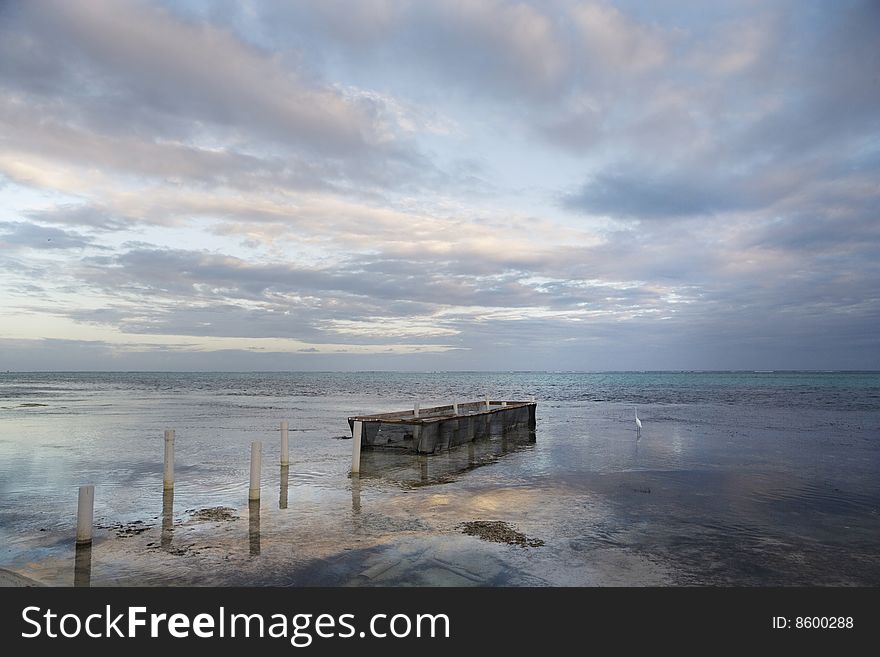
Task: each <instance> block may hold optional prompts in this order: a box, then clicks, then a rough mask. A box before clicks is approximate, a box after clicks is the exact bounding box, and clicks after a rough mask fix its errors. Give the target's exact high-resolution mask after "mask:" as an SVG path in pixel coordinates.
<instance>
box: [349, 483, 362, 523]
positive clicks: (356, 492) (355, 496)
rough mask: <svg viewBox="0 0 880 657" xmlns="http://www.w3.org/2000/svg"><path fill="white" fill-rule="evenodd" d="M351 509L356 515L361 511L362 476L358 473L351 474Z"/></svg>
mask: <svg viewBox="0 0 880 657" xmlns="http://www.w3.org/2000/svg"><path fill="white" fill-rule="evenodd" d="M351 511H352V513H354V514H355V515H360V512H361V477H360V475H359V474H357V473H353V474H352V475H351Z"/></svg>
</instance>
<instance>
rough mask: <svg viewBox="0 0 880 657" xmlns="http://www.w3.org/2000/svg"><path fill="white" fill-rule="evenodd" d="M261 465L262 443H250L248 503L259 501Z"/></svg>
mask: <svg viewBox="0 0 880 657" xmlns="http://www.w3.org/2000/svg"><path fill="white" fill-rule="evenodd" d="M262 464H263V443H261V442H256V443H251V485H250V488H249V489H248V501H251V502H255V501H259V500H260V468H261V466H262Z"/></svg>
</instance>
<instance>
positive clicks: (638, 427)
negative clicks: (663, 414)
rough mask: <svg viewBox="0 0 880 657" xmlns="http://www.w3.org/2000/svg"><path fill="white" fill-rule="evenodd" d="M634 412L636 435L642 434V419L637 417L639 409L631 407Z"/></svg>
mask: <svg viewBox="0 0 880 657" xmlns="http://www.w3.org/2000/svg"><path fill="white" fill-rule="evenodd" d="M633 410H634V411H635V413H636V436H641V435H642V421H641V420H640V419H639V409H637V408H635V409H633Z"/></svg>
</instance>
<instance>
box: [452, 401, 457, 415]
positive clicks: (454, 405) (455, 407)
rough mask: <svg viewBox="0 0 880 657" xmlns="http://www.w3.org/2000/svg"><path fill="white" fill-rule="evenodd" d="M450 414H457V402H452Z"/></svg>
mask: <svg viewBox="0 0 880 657" xmlns="http://www.w3.org/2000/svg"><path fill="white" fill-rule="evenodd" d="M452 414H453V415H458V402H452Z"/></svg>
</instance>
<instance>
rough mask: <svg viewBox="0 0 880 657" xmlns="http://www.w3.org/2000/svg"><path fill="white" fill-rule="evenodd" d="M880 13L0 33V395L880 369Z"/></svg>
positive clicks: (746, 10)
mask: <svg viewBox="0 0 880 657" xmlns="http://www.w3.org/2000/svg"><path fill="white" fill-rule="evenodd" d="M878 33H880V3H877V2H874V1H872V0H868V1H866V2H847V1H840V2H807V1H803V0H796V1H792V2H757V1H754V2H753V1H748V0H742V1H736V2H733V1H720V2H712V3H706V2H703V1H697V0H678V1H671V2H663V3H654V2H635V1H620V2H615V3H611V2H607V1H605V0H597V1H592V0H585V1H577V0H551V1H545V2H508V1H506V0H480V1H477V0H437V1H431V0H420V1H418V2H416V1H415V0H413V1H406V0H400V1H391V0H360V1H357V2H341V1H336V0H314V1H309V0H302V1H299V2H289V3H282V2H274V1H273V2H269V1H267V2H265V3H264V2H256V1H253V2H252V1H239V0H235V1H232V0H230V1H229V2H216V1H213V0H212V1H207V0H206V1H204V2H200V1H192V2H169V3H163V2H153V3H147V2H134V1H123V0H118V1H113V2H109V1H105V0H89V1H88V2H86V1H83V2H69V1H58V2H54V1H50V0H34V1H31V2H4V3H2V4H0V369H3V370H7V369H11V370H15V369H198V370H202V369H219V370H228V369H245V370H260V369H263V370H268V369H309V370H312V369H343V370H358V369H402V370H412V369H415V370H455V369H503V370H509V369H537V370H555V369H566V370H606V369H774V368H775V369H781V368H792V369H813V368H815V369H843V368H875V369H880V331H878V327H880V217H878V211H880V202H878V201H880V182H878V181H880V38H878Z"/></svg>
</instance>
